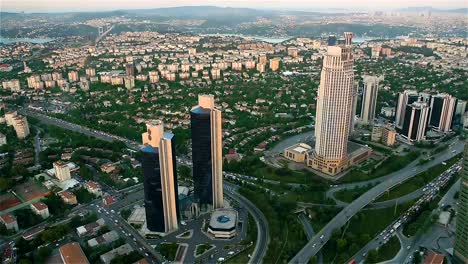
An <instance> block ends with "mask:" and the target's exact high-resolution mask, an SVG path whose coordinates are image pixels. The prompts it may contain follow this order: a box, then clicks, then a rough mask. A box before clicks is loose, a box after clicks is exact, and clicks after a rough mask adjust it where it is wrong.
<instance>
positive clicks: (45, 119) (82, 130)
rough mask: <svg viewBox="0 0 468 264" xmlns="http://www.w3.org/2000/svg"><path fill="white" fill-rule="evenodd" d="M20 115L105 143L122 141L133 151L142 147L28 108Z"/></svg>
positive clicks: (23, 109)
mask: <svg viewBox="0 0 468 264" xmlns="http://www.w3.org/2000/svg"><path fill="white" fill-rule="evenodd" d="M18 113H20V114H22V115H26V116H31V117H34V118H36V119H38V120H39V121H41V122H42V123H44V124H48V125H55V126H58V127H61V128H63V129H67V130H71V131H75V132H78V133H81V134H84V135H87V136H91V137H95V138H98V139H101V140H104V141H107V142H112V141H115V140H117V141H122V142H124V143H125V145H127V147H128V148H131V149H133V150H137V151H138V150H140V149H141V147H142V145H141V144H139V143H138V142H136V141H132V140H129V139H126V138H123V137H119V136H115V135H111V134H108V133H105V132H102V131H98V130H94V129H91V128H87V127H84V126H80V125H77V124H74V123H70V122H67V121H64V120H62V119H58V118H55V117H50V116H47V115H45V114H43V113H39V112H37V111H31V110H28V109H26V108H22V109H18Z"/></svg>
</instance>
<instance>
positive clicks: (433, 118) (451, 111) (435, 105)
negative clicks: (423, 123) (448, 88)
mask: <svg viewBox="0 0 468 264" xmlns="http://www.w3.org/2000/svg"><path fill="white" fill-rule="evenodd" d="M456 107H457V99H456V98H455V97H453V96H451V95H449V94H438V95H435V96H432V97H431V114H430V116H429V125H430V126H431V127H433V128H435V129H436V130H438V131H440V132H449V131H450V129H451V127H452V120H453V117H454V115H455V109H456Z"/></svg>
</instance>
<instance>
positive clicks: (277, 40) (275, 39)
mask: <svg viewBox="0 0 468 264" xmlns="http://www.w3.org/2000/svg"><path fill="white" fill-rule="evenodd" d="M204 36H232V37H241V38H245V39H255V40H260V41H265V42H268V43H273V44H276V43H281V42H283V41H286V40H288V39H291V38H292V37H264V36H249V35H242V34H204Z"/></svg>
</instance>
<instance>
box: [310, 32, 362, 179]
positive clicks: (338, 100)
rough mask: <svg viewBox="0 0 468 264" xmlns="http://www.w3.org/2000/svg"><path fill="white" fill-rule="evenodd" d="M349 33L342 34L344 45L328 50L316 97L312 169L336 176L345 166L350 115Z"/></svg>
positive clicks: (351, 107)
mask: <svg viewBox="0 0 468 264" xmlns="http://www.w3.org/2000/svg"><path fill="white" fill-rule="evenodd" d="M352 37H353V35H352V33H350V32H346V33H345V43H344V44H342V45H339V46H328V50H327V54H326V55H325V57H324V60H323V67H322V73H321V78H320V87H319V89H318V95H317V114H316V123H315V138H316V141H315V150H314V152H313V153H312V157H311V159H312V160H311V162H310V163H309V164H310V165H311V166H312V168H314V169H316V170H318V171H321V172H323V173H325V174H328V175H336V174H338V173H340V172H342V171H343V170H345V169H346V168H347V166H348V154H347V146H348V135H349V131H350V128H349V126H350V124H351V120H350V119H351V118H352V112H353V94H354V93H356V91H355V85H354V71H353V68H354V61H353V54H352V44H351V42H352Z"/></svg>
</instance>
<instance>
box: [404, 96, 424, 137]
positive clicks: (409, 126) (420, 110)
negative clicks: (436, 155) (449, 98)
mask: <svg viewBox="0 0 468 264" xmlns="http://www.w3.org/2000/svg"><path fill="white" fill-rule="evenodd" d="M429 112H430V107H429V106H428V104H427V103H424V102H414V103H412V104H411V105H407V106H406V111H405V118H404V122H403V127H402V129H401V132H400V135H402V136H403V137H404V138H405V139H407V140H408V141H409V142H418V141H421V140H424V139H425V138H426V132H427V121H428V118H429Z"/></svg>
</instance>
